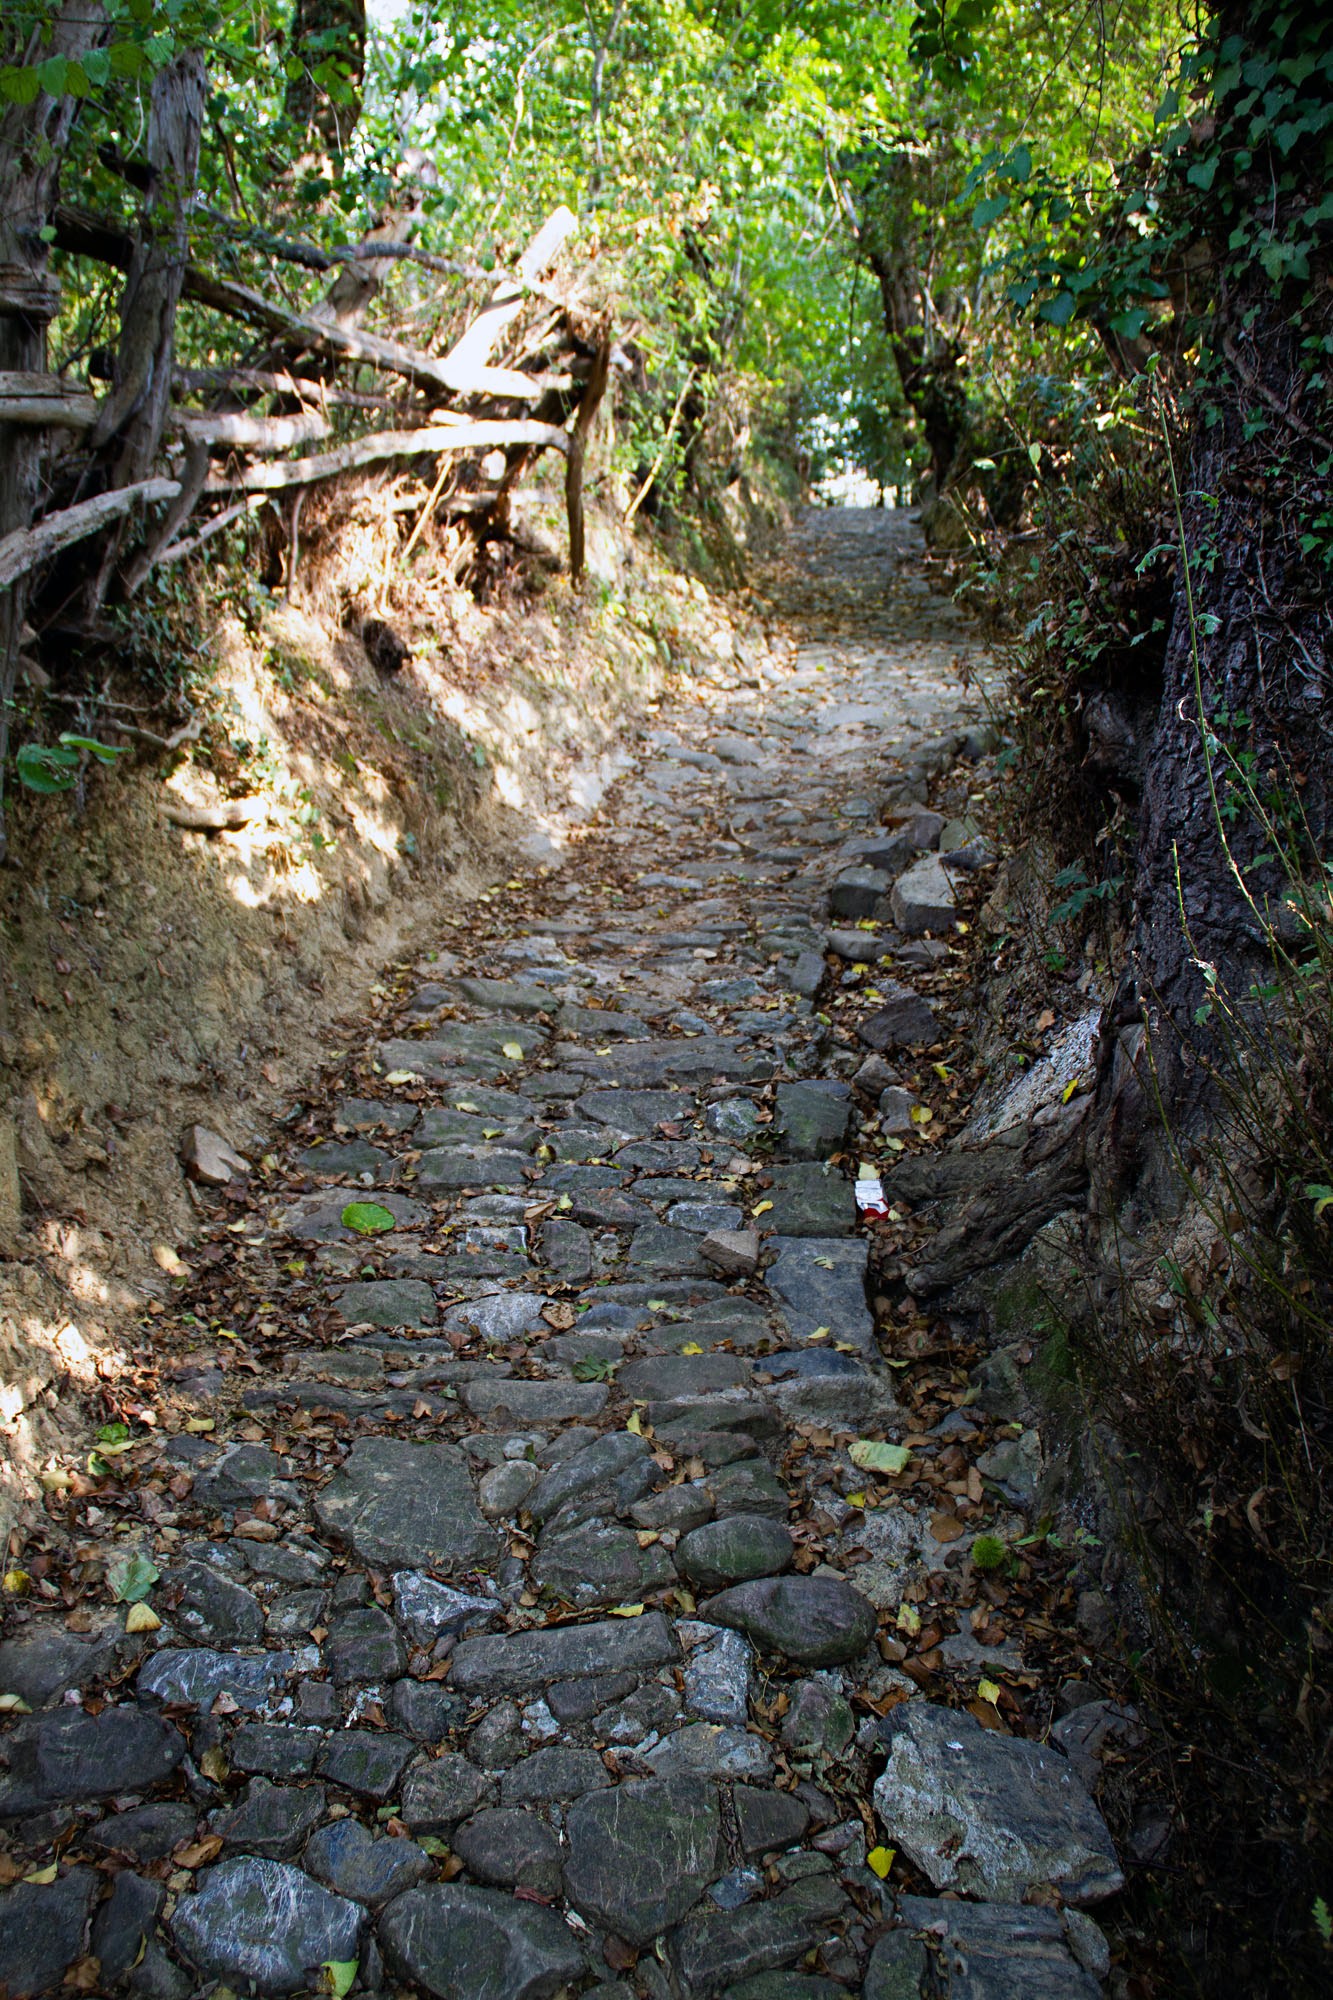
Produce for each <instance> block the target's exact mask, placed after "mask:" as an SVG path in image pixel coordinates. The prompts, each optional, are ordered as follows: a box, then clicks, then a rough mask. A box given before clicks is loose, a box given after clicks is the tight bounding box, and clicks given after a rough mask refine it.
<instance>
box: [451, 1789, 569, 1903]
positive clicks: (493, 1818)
mask: <svg viewBox="0 0 1333 2000" xmlns="http://www.w3.org/2000/svg"><path fill="white" fill-rule="evenodd" d="M450 1844H451V1846H452V1848H453V1851H454V1853H455V1854H457V1855H458V1856H459V1858H460V1860H462V1862H463V1863H464V1865H465V1866H466V1868H467V1871H468V1873H469V1874H470V1875H475V1876H476V1878H477V1880H478V1881H479V1882H484V1883H485V1884H486V1885H487V1886H488V1887H489V1888H496V1889H531V1890H533V1891H535V1893H536V1894H537V1895H539V1896H555V1895H558V1894H559V1892H560V1842H559V1841H558V1839H557V1838H556V1836H555V1835H554V1834H553V1833H552V1831H551V1829H550V1827H549V1826H547V1824H546V1822H545V1820H541V1819H538V1817H537V1815H536V1813H531V1812H523V1811H522V1810H521V1809H520V1808H519V1807H517V1806H492V1807H490V1808H488V1809H487V1811H485V1812H479V1813H475V1814H474V1815H473V1817H472V1818H471V1819H469V1820H466V1821H464V1823H463V1825H462V1826H460V1827H458V1828H457V1830H456V1831H455V1833H454V1836H453V1839H452V1841H451V1843H450Z"/></svg>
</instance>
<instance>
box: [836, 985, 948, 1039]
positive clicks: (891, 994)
mask: <svg viewBox="0 0 1333 2000" xmlns="http://www.w3.org/2000/svg"><path fill="white" fill-rule="evenodd" d="M880 993H881V996H882V997H881V1004H880V1005H879V1006H878V1007H877V1008H876V1009H875V1012H874V1013H873V1014H868V1015H867V1016H866V1018H865V1020H864V1021H860V1022H858V1023H857V1029H856V1032H857V1035H858V1037H859V1039H860V1040H861V1041H863V1042H864V1043H865V1044H866V1046H867V1048H871V1049H875V1050H877V1051H878V1053H879V1054H880V1055H889V1054H891V1053H892V1051H893V1050H894V1049H919V1048H924V1047H926V1046H927V1045H928V1044H929V1043H931V1042H934V1041H937V1040H938V1039H939V1032H940V1031H939V1023H938V1022H937V1021H936V1019H935V1011H934V1009H933V1008H932V1006H931V1004H930V1002H929V1001H928V1000H924V999H923V998H922V997H921V995H920V994H919V993H916V992H914V991H913V990H912V988H911V987H910V986H903V985H900V984H899V982H898V981H897V980H895V979H884V980H881V981H880Z"/></svg>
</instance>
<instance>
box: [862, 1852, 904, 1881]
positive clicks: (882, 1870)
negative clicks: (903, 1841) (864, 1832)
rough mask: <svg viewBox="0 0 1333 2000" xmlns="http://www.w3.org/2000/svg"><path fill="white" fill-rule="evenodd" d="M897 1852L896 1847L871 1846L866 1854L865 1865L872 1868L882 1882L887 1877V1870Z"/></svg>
mask: <svg viewBox="0 0 1333 2000" xmlns="http://www.w3.org/2000/svg"><path fill="white" fill-rule="evenodd" d="M897 1852H898V1850H897V1848H896V1847H872V1848H871V1850H870V1852H869V1854H867V1856H866V1867H867V1868H873V1869H874V1871H875V1873H876V1875H878V1877H879V1879H880V1881H881V1882H883V1881H885V1880H887V1878H888V1873H889V1870H890V1868H892V1866H893V1862H894V1857H895V1856H896V1854H897Z"/></svg>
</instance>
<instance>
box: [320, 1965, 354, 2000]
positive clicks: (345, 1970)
mask: <svg viewBox="0 0 1333 2000" xmlns="http://www.w3.org/2000/svg"><path fill="white" fill-rule="evenodd" d="M358 1964H359V1960H357V1959H355V1958H326V1959H325V1961H324V1963H323V1965H321V1966H320V1968H319V1969H320V1971H321V1972H322V1973H323V1974H324V1990H325V1992H326V1993H332V1994H333V1995H334V2000H343V1996H344V1994H347V1993H350V1992H351V1990H352V1987H353V1986H354V1984H355V1983H356V1972H357V1966H358Z"/></svg>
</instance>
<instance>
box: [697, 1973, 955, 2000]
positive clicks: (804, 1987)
mask: <svg viewBox="0 0 1333 2000" xmlns="http://www.w3.org/2000/svg"><path fill="white" fill-rule="evenodd" d="M847 1993H848V1989H847V1988H846V1987H845V1986H844V1985H842V1983H841V1982H840V1981H839V1980H836V1979H825V1978H824V1977H823V1975H822V1974H821V1973H818V1972H760V1973H757V1974H756V1975H755V1977H754V1978H753V1979H742V1981H741V1982H740V1984H739V1986H728V1988H727V1990H726V1992H725V1993H724V1994H723V1995H722V2000H847ZM960 2000H961V1996H960Z"/></svg>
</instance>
